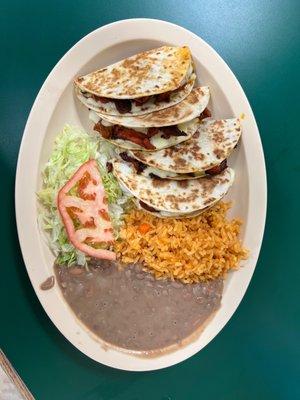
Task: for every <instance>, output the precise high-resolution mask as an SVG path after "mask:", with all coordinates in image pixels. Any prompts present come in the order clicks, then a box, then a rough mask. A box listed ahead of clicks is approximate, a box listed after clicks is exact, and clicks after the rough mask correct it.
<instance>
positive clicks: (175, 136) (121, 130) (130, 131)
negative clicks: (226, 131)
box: [90, 111, 199, 151]
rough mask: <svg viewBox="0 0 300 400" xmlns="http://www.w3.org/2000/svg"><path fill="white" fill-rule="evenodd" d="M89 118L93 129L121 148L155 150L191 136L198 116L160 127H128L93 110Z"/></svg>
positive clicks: (195, 127) (195, 129) (196, 124)
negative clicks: (109, 120)
mask: <svg viewBox="0 0 300 400" xmlns="http://www.w3.org/2000/svg"><path fill="white" fill-rule="evenodd" d="M90 119H91V120H92V121H93V122H94V126H93V129H94V130H95V131H96V132H98V133H99V134H100V135H101V137H102V138H103V139H106V140H108V141H109V142H111V143H113V144H114V145H115V146H118V147H121V148H123V149H127V150H144V151H156V150H160V149H164V148H167V147H170V146H175V145H176V144H178V143H181V142H184V141H185V140H188V139H190V138H191V137H192V136H193V134H194V133H195V132H196V131H197V129H198V125H199V120H198V118H194V119H192V120H191V121H189V122H185V123H182V124H179V125H173V126H164V127H161V128H155V127H153V128H128V127H125V126H122V125H114V124H111V123H110V122H107V121H106V120H104V119H102V118H100V117H99V115H98V114H97V113H95V112H94V111H90Z"/></svg>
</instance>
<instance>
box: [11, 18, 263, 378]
mask: <svg viewBox="0 0 300 400" xmlns="http://www.w3.org/2000/svg"><path fill="white" fill-rule="evenodd" d="M162 39H163V40H162ZM162 44H172V45H178V46H181V45H185V44H186V45H188V46H190V48H191V51H192V54H193V57H194V60H195V63H196V68H197V75H198V79H199V82H200V84H201V85H209V86H210V90H211V99H212V100H211V105H210V108H211V109H212V111H213V115H214V116H215V117H224V118H226V117H232V116H240V115H241V113H244V114H245V119H244V121H243V138H242V143H241V145H240V146H239V148H238V149H237V150H236V151H235V154H234V155H233V156H232V157H231V158H230V165H231V166H233V167H234V169H235V171H236V181H235V184H234V186H233V188H232V189H231V191H230V193H229V196H228V198H230V199H232V200H233V208H232V211H231V215H234V216H238V217H241V218H242V219H243V220H244V225H243V232H242V235H241V236H242V240H243V241H244V244H245V246H246V247H247V248H248V249H250V252H251V255H250V258H249V259H248V260H247V261H246V262H244V263H243V268H240V269H239V270H238V271H236V272H234V273H233V274H231V275H230V276H229V277H228V278H227V279H226V282H225V288H224V295H223V300H222V306H221V308H220V309H219V311H218V312H217V313H216V315H215V316H214V318H213V319H212V320H211V321H210V323H209V324H208V326H207V327H206V328H205V330H204V331H203V333H202V334H201V336H200V337H199V338H198V339H197V340H196V341H194V342H192V343H190V344H188V345H187V346H185V347H182V348H180V349H178V350H176V351H175V352H173V353H169V354H164V355H161V356H159V357H155V358H141V357H137V356H134V355H132V354H126V353H123V352H120V351H118V350H115V349H105V347H103V346H101V344H100V343H99V342H98V341H96V340H95V339H94V338H93V337H92V335H91V334H90V333H89V332H88V331H87V330H86V329H85V328H84V327H83V326H82V325H81V324H80V323H79V322H78V321H77V319H76V318H75V316H74V315H73V313H72V312H71V311H70V309H69V308H68V305H67V304H66V303H65V301H64V299H63V297H62V295H61V293H60V290H59V288H58V287H57V285H56V287H55V288H54V289H52V290H49V291H41V290H40V289H39V285H40V283H41V282H43V281H44V280H45V279H46V278H47V277H49V276H50V275H52V274H53V261H54V259H53V255H52V254H51V253H50V251H49V249H48V248H47V245H46V243H45V238H44V237H43V235H42V234H41V232H40V231H39V228H38V224H37V201H36V195H35V193H36V191H37V190H38V188H39V187H40V185H41V178H40V176H41V169H42V167H43V166H44V164H45V162H46V160H47V158H48V157H49V155H50V152H51V148H52V146H53V141H54V138H55V136H56V135H57V134H58V132H59V131H60V130H61V129H62V127H63V125H64V124H65V123H71V124H76V125H79V126H83V127H84V126H85V125H86V123H87V114H88V113H87V112H86V110H84V109H83V107H81V106H80V105H79V104H78V101H77V100H76V99H75V97H74V94H73V86H72V81H73V78H74V77H75V76H77V75H78V74H82V73H87V72H89V71H91V70H93V69H96V68H98V67H104V66H106V65H108V64H111V63H113V62H115V61H118V60H120V59H121V58H123V57H127V56H130V55H132V54H135V53H137V52H139V51H141V50H146V49H150V48H154V47H158V46H160V45H162ZM15 195H16V217H17V226H18V233H19V240H20V244H21V249H22V253H23V258H24V261H25V264H26V268H27V271H28V274H29V277H30V280H31V282H32V285H33V287H34V289H35V292H36V294H37V296H38V298H39V300H40V302H41V303H42V305H43V307H44V309H45V311H46V312H47V314H48V316H49V317H50V318H51V320H52V322H53V323H54V324H55V325H56V327H57V328H58V329H59V330H60V331H61V333H62V334H63V335H64V336H65V337H66V338H67V339H68V340H69V341H70V342H71V343H72V344H73V345H74V346H75V347H77V349H79V350H81V351H82V352H83V353H85V354H86V355H87V356H89V357H91V358H92V359H94V360H96V361H98V362H100V363H102V364H105V365H108V366H110V367H114V368H120V369H124V370H132V371H147V370H155V369H159V368H164V367H167V366H170V365H173V364H176V363H179V362H180V361H183V360H185V359H187V358H188V357H191V356H192V355H193V354H195V353H197V352H198V351H199V350H201V349H202V348H203V347H204V346H206V345H207V344H208V343H209V342H210V341H211V340H212V339H213V338H214V337H215V336H216V335H217V334H218V333H219V332H220V330H221V329H222V328H223V327H224V325H225V324H226V323H227V322H228V320H229V319H230V318H231V316H232V314H233V313H234V311H235V310H236V308H237V306H238V305H239V303H240V301H241V300H242V298H243V296H244V294H245V291H246V289H247V286H248V284H249V282H250V279H251V277H252V274H253V271H254V268H255V265H256V262H257V258H258V254H259V250H260V246H261V242H262V237H263V231H264V225H265V215H266V173H265V164H264V156H263V150H262V145H261V141H260V137H259V132H258V129H257V125H256V122H255V119H254V116H253V113H252V110H251V107H250V105H249V103H248V101H247V98H246V96H245V94H244V92H243V90H242V88H241V86H240V84H239V82H238V81H237V79H236V78H235V76H234V74H233V73H232V72H231V70H230V69H229V67H228V66H227V65H226V63H225V62H224V61H223V60H222V58H221V57H220V56H219V55H218V54H217V53H216V52H215V51H214V50H213V49H212V48H211V47H210V46H209V45H208V44H207V43H206V42H204V41H203V40H202V39H200V38H199V37H198V36H196V35H195V34H193V33H192V32H189V31H188V30H186V29H184V28H181V27H180V26H177V25H174V24H171V23H168V22H164V21H159V20H152V19H130V20H124V21H119V22H115V23H112V24H109V25H106V26H104V27H102V28H99V29H97V30H95V31H94V32H92V33H90V34H89V35H87V36H86V37H84V38H83V39H82V40H80V41H79V42H78V43H77V44H76V45H75V46H74V47H72V49H71V50H69V51H68V52H67V54H66V55H65V56H64V57H63V58H62V59H61V60H60V61H59V63H58V64H57V65H56V66H55V68H54V69H53V70H52V72H51V73H50V75H49V76H48V78H47V79H46V81H45V83H44V84H43V86H42V88H41V90H40V92H39V94H38V96H37V98H36V100H35V102H34V105H33V107H32V110H31V113H30V115H29V118H28V121H27V124H26V128H25V132H24V136H23V140H22V144H21V148H20V153H19V159H18V167H17V176H16V192H15Z"/></svg>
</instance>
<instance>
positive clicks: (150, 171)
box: [114, 148, 225, 180]
mask: <svg viewBox="0 0 300 400" xmlns="http://www.w3.org/2000/svg"><path fill="white" fill-rule="evenodd" d="M114 151H115V154H116V155H117V158H118V159H119V160H123V161H126V162H129V163H131V164H132V165H133V167H134V169H135V170H136V172H137V173H138V174H142V175H144V176H147V177H150V178H158V179H159V178H162V179H175V180H185V179H197V178H199V177H200V176H203V173H201V172H192V173H190V174H177V173H176V172H172V171H163V170H162V169H159V168H155V167H151V166H149V165H146V164H144V163H142V162H141V161H139V160H137V159H136V158H134V157H132V155H131V152H130V151H126V150H125V149H122V148H115V150H114ZM224 169H225V168H224Z"/></svg>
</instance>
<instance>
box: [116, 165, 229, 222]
mask: <svg viewBox="0 0 300 400" xmlns="http://www.w3.org/2000/svg"><path fill="white" fill-rule="evenodd" d="M113 173H114V175H115V177H116V178H117V179H118V181H119V183H120V185H121V187H123V188H125V190H127V191H129V192H130V193H131V194H132V195H133V196H134V197H135V198H137V199H138V200H139V201H141V202H142V204H145V205H146V207H147V206H148V207H151V208H153V209H154V210H159V211H164V212H168V213H180V214H182V213H192V212H195V211H200V210H203V209H204V208H206V207H210V206H212V205H213V204H215V203H216V202H217V201H219V200H220V199H221V198H222V197H223V196H225V194H226V193H227V191H228V189H229V188H230V186H231V185H232V183H233V180H234V171H233V170H232V169H230V168H226V169H225V170H224V171H222V172H221V173H220V174H218V175H215V176H209V177H202V178H198V179H189V180H182V181H175V180H169V179H152V178H149V177H145V176H143V175H141V174H138V173H137V172H136V171H135V169H134V167H133V166H132V165H131V164H129V163H126V162H122V161H114V162H113ZM150 211H151V210H150Z"/></svg>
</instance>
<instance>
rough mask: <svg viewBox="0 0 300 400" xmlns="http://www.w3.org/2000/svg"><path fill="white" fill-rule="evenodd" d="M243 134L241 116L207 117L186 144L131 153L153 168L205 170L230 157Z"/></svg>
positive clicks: (185, 170)
mask: <svg viewBox="0 0 300 400" xmlns="http://www.w3.org/2000/svg"><path fill="white" fill-rule="evenodd" d="M240 136H241V124H240V120H239V119H238V118H231V119H221V120H212V119H205V120H203V121H201V122H200V123H199V125H198V129H197V131H196V132H195V133H194V135H193V136H192V138H191V139H190V140H188V141H186V142H184V143H180V144H178V145H177V146H174V147H170V148H168V149H163V150H160V151H156V152H152V153H149V152H147V153H146V152H144V151H139V152H137V151H135V152H132V153H131V154H130V155H131V156H133V157H134V158H136V159H137V160H139V161H141V162H142V163H144V164H146V165H148V166H150V167H153V168H158V169H160V170H164V171H169V172H172V173H176V174H188V173H197V172H198V173H199V172H202V173H204V172H205V171H209V170H211V169H212V168H215V167H216V166H218V165H219V164H221V163H222V162H223V161H224V160H225V159H226V158H228V156H229V155H230V153H231V152H232V151H233V149H234V148H235V146H236V145H237V143H238V141H239V139H240Z"/></svg>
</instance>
